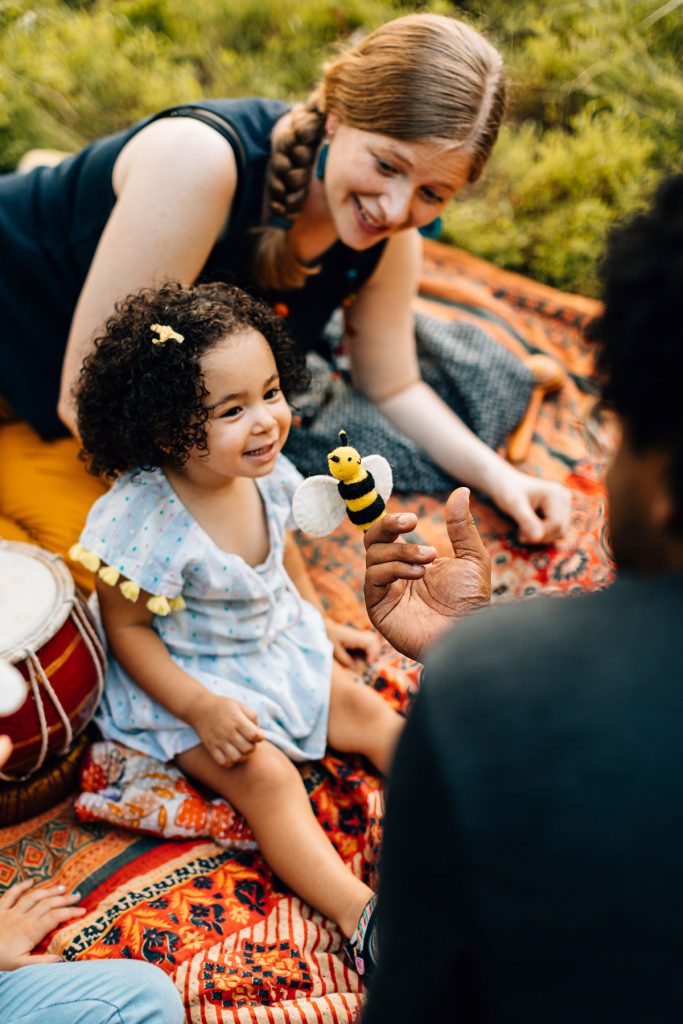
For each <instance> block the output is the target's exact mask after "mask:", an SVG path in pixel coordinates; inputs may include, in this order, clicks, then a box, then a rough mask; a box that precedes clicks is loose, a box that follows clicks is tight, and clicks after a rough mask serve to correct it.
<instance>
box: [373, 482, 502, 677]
mask: <svg viewBox="0 0 683 1024" xmlns="http://www.w3.org/2000/svg"><path fill="white" fill-rule="evenodd" d="M469 499H470V492H469V490H468V489H467V488H466V487H459V488H457V490H455V491H453V492H452V494H451V495H450V496H449V498H448V501H447V502H446V509H445V520H446V529H447V530H448V536H449V538H450V541H451V544H452V545H453V557H452V558H450V557H449V558H437V557H436V550H435V548H433V547H423V546H421V545H419V544H407V543H406V542H405V541H404V540H403V538H402V537H401V534H403V533H410V531H411V530H414V529H415V527H416V525H417V516H416V515H414V514H413V513H412V512H409V513H402V514H401V515H397V514H391V515H387V516H385V517H384V518H383V519H381V520H380V522H379V523H378V524H377V525H376V526H373V527H372V528H371V529H370V530H368V532H367V533H366V534H365V548H366V570H365V604H366V606H367V610H368V615H369V616H370V621H371V622H372V624H373V626H374V627H375V629H377V630H379V632H380V633H381V634H382V635H383V636H384V637H385V638H386V639H387V640H388V641H389V643H390V644H392V646H393V647H395V649H396V650H397V651H399V652H400V653H401V654H405V655H407V656H408V657H409V658H414V659H415V661H423V660H424V655H425V653H426V651H427V649H428V648H429V647H431V645H432V644H433V643H434V642H435V641H436V640H438V638H439V637H440V636H441V635H442V634H443V633H444V632H446V630H447V629H449V627H450V626H452V625H453V623H454V622H455V621H456V620H457V619H459V618H461V617H462V616H463V615H466V614H467V613H468V612H471V611H473V610H475V609H476V608H481V607H482V606H484V605H487V604H488V603H489V601H490V600H491V562H490V559H489V554H488V551H487V550H486V547H485V546H484V542H483V541H482V539H481V537H480V536H479V532H478V530H477V527H476V525H475V522H474V519H473V518H472V514H471V512H470V504H469Z"/></svg>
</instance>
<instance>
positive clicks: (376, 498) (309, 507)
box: [292, 430, 393, 537]
mask: <svg viewBox="0 0 683 1024" xmlns="http://www.w3.org/2000/svg"><path fill="white" fill-rule="evenodd" d="M339 437H340V439H341V445H340V446H339V447H338V448H335V449H334V451H331V452H330V453H329V455H328V456H327V468H328V469H329V472H330V476H309V477H308V479H307V480H304V481H303V482H302V483H300V484H299V486H298V487H297V489H296V491H295V492H294V498H293V500H292V516H293V517H294V522H295V523H296V525H297V526H298V527H299V529H300V530H303V532H304V533H308V534H310V536H312V537H325V536H326V535H327V534H328V533H332V531H333V530H334V529H335V527H337V526H339V524H340V523H341V521H342V519H343V518H344V512H346V514H347V515H348V517H349V519H350V520H351V522H352V523H353V524H354V526H357V527H358V528H359V529H360V530H362V531H363V532H365V531H366V530H369V529H370V527H371V526H373V525H374V524H375V523H376V522H377V520H378V519H381V518H382V516H383V515H384V511H385V510H384V506H385V503H386V502H387V501H388V500H389V497H390V495H391V489H392V487H393V476H392V473H391V466H390V465H389V463H388V462H387V460H386V459H384V458H382V456H381V455H367V456H366V457H365V458H364V459H363V458H361V456H360V454H359V453H358V452H357V451H356V449H355V448H352V447H351V446H350V445H349V443H348V439H347V437H346V433H345V431H343V430H340V431H339Z"/></svg>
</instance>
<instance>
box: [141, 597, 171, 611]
mask: <svg viewBox="0 0 683 1024" xmlns="http://www.w3.org/2000/svg"><path fill="white" fill-rule="evenodd" d="M147 607H148V608H149V610H150V611H151V612H154V614H155V615H170V614H171V606H170V604H169V603H168V601H167V600H166V598H165V597H161V595H160V594H156V595H155V596H154V597H150V598H149V600H148V601H147Z"/></svg>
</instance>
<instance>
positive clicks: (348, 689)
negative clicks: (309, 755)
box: [327, 661, 405, 775]
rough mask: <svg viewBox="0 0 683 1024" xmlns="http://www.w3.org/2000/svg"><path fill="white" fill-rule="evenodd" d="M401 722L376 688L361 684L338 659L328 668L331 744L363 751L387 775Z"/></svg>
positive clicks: (329, 739)
mask: <svg viewBox="0 0 683 1024" xmlns="http://www.w3.org/2000/svg"><path fill="white" fill-rule="evenodd" d="M404 724H405V722H404V720H403V718H401V716H400V715H399V714H397V713H396V712H395V711H392V710H391V708H390V707H389V705H388V704H387V702H386V701H385V700H384V699H383V698H382V697H380V695H379V694H378V693H377V691H376V690H372V689H371V688H370V687H369V686H365V685H364V684H363V683H361V682H360V680H359V679H356V678H355V677H354V676H353V675H351V673H350V672H349V671H348V670H347V669H345V668H344V667H343V666H342V665H340V664H339V663H338V662H336V661H335V662H334V664H333V667H332V692H331V694H330V717H329V722H328V726H327V738H328V741H329V744H330V746H331V747H335V749H336V750H341V751H345V752H347V753H354V754H365V756H366V757H368V758H369V759H370V760H371V761H372V763H373V764H374V765H375V767H376V768H379V770H380V771H381V772H382V773H383V774H384V775H388V773H389V768H390V766H391V760H392V758H393V756H394V750H395V749H396V744H397V743H398V738H399V736H400V735H401V732H402V731H403V726H404Z"/></svg>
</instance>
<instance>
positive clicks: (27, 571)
mask: <svg viewBox="0 0 683 1024" xmlns="http://www.w3.org/2000/svg"><path fill="white" fill-rule="evenodd" d="M73 597H74V584H73V579H72V577H71V574H70V573H69V570H68V569H67V568H66V566H65V565H64V562H63V561H62V560H61V558H60V557H59V555H51V554H49V552H47V551H43V549H42V548H38V547H35V546H34V545H32V544H22V543H20V542H19V541H0V658H4V659H5V660H6V661H13V660H15V659H16V658H21V657H23V656H24V652H25V651H27V650H32V651H36V650H38V649H39V648H40V647H41V646H42V645H43V644H44V643H45V642H46V640H48V639H49V638H50V637H51V636H53V635H54V633H55V632H56V630H58V629H59V627H60V626H61V625H62V623H63V622H64V621H65V620H66V618H67V616H68V614H69V611H70V609H71V606H72V603H73Z"/></svg>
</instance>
